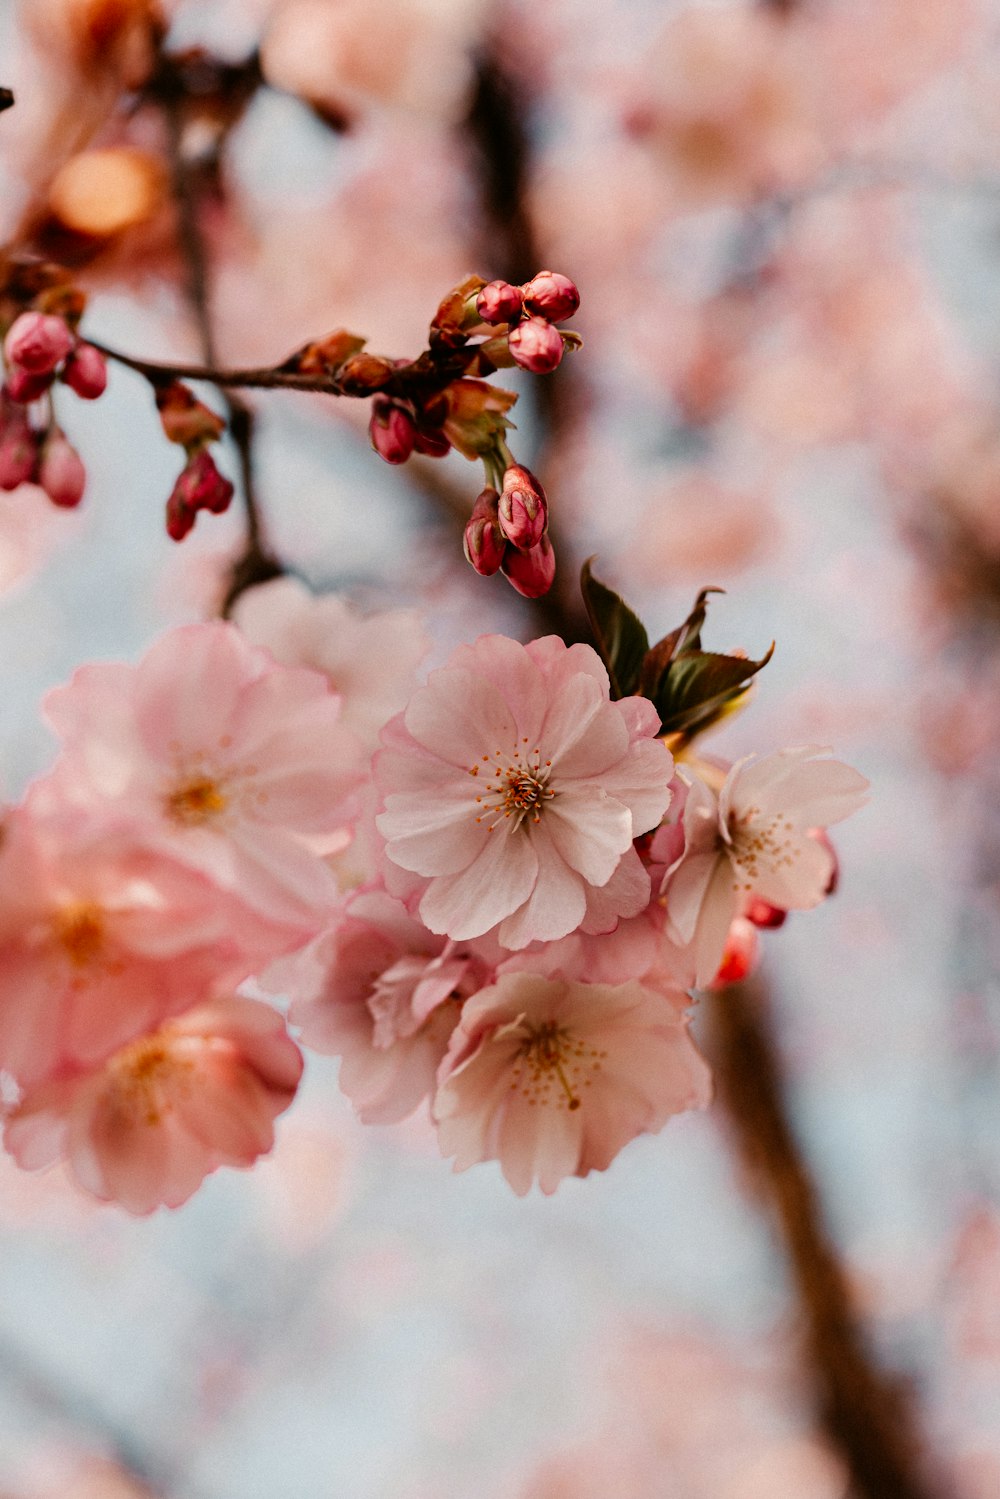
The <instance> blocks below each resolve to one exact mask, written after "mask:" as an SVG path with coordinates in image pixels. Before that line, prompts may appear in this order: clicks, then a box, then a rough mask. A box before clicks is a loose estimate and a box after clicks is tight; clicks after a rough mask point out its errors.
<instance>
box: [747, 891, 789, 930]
mask: <svg viewBox="0 0 1000 1499" xmlns="http://www.w3.org/2000/svg"><path fill="white" fill-rule="evenodd" d="M743 914H744V916H745V917H746V919H747V921H752V922H753V924H754V926H763V927H779V926H784V924H785V918H786V916H787V915H788V912H787V911H785V910H782V908H781V906H772V905H771V902H770V901H769V900H761V898H760V896H759V895H755V896H753V897H752V899H751V900H750V903H749V905H748V906H747V908H746V910H745V911H744V912H743Z"/></svg>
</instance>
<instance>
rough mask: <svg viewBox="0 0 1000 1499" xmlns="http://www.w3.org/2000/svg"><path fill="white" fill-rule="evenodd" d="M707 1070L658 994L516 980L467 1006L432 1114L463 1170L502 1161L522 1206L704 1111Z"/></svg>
mask: <svg viewBox="0 0 1000 1499" xmlns="http://www.w3.org/2000/svg"><path fill="white" fill-rule="evenodd" d="M710 1092H711V1089H710V1079H709V1072H708V1068H707V1067H706V1065H705V1063H704V1061H703V1060H702V1058H701V1057H700V1056H699V1054H698V1052H697V1051H696V1050H695V1047H694V1045H693V1043H692V1041H691V1039H690V1037H689V1036H688V1033H687V1022H686V1020H685V1018H684V1016H683V1014H682V1013H681V1011H680V1010H679V1008H678V1007H677V1005H675V1004H672V1003H670V1001H669V1000H668V999H667V998H665V996H664V995H663V994H661V993H658V992H656V991H655V990H653V989H648V988H645V987H644V986H643V985H641V984H638V983H635V982H632V983H627V984H620V985H617V986H613V987H612V986H609V985H605V984H586V983H573V982H570V981H568V980H554V981H552V980H549V979H544V978H539V977H538V976H537V975H535V974H531V973H511V974H506V975H503V976H501V977H500V978H498V979H497V982H496V984H495V985H493V986H491V987H490V988H488V989H484V990H482V991H481V992H480V993H479V994H476V995H474V996H473V998H472V999H470V1000H468V1001H467V1002H466V1004H465V1006H464V1008H463V1010H462V1018H461V1021H460V1022H459V1026H458V1029H457V1030H456V1031H455V1034H454V1036H453V1037H452V1041H451V1045H450V1047H449V1051H448V1056H447V1057H446V1059H445V1062H444V1064H443V1066H442V1070H441V1081H440V1085H439V1087H438V1091H437V1094H436V1096H435V1099H434V1106H433V1112H434V1117H435V1119H436V1121H437V1124H438V1133H439V1139H440V1144H441V1150H442V1153H443V1154H444V1155H446V1156H450V1155H453V1156H454V1157H455V1170H456V1171H464V1170H465V1169H466V1168H467V1167H468V1166H473V1165H475V1164H477V1163H478V1162H479V1161H487V1160H499V1162H500V1164H501V1167H502V1168H503V1174H504V1176H505V1177H506V1178H507V1181H508V1182H509V1183H510V1185H511V1186H512V1187H513V1189H514V1191H515V1192H517V1193H518V1194H519V1195H521V1196H523V1195H524V1194H525V1193H526V1192H527V1191H528V1190H529V1188H530V1186H531V1184H532V1182H533V1181H534V1180H536V1179H537V1181H538V1184H539V1186H540V1187H541V1189H542V1191H543V1192H554V1191H555V1189H556V1187H557V1186H558V1185H559V1183H560V1181H562V1179H563V1177H565V1176H586V1175H587V1174H588V1173H589V1172H591V1171H604V1170H606V1168H607V1167H608V1166H609V1165H610V1164H611V1162H612V1160H613V1159H614V1157H615V1156H616V1155H617V1154H618V1152H619V1151H620V1150H621V1149H622V1147H623V1146H624V1145H627V1144H628V1142H629V1141H630V1140H632V1139H634V1138H635V1137H636V1136H637V1135H640V1134H655V1133H656V1131H657V1130H659V1129H662V1127H663V1125H664V1124H665V1123H666V1122H667V1120H668V1119H669V1118H670V1117H671V1115H672V1114H678V1113H680V1112H681V1111H682V1110H684V1109H692V1108H704V1107H705V1106H706V1104H707V1103H708V1101H709V1097H710Z"/></svg>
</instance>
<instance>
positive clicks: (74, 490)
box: [38, 428, 87, 510]
mask: <svg viewBox="0 0 1000 1499" xmlns="http://www.w3.org/2000/svg"><path fill="white" fill-rule="evenodd" d="M38 482H39V484H40V485H41V486H42V488H43V489H44V490H45V493H46V494H47V495H48V497H49V499H50V500H51V501H52V503H53V505H58V506H59V507H60V509H63V510H72V509H73V508H74V507H75V506H76V505H79V503H80V501H81V500H82V499H83V491H84V489H85V488H86V486H87V471H86V469H85V468H84V466H83V461H82V459H81V458H80V455H79V453H78V452H77V451H76V448H74V447H73V446H72V445H71V444H70V443H69V442H67V440H66V438H65V436H64V435H63V433H62V432H60V431H59V429H58V428H55V429H54V430H53V432H52V434H51V436H50V437H49V439H48V441H47V442H46V444H45V447H44V450H43V452H42V461H41V464H40V466H39V469H38Z"/></svg>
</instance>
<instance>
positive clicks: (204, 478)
mask: <svg viewBox="0 0 1000 1499" xmlns="http://www.w3.org/2000/svg"><path fill="white" fill-rule="evenodd" d="M174 492H175V493H176V494H179V495H180V497H181V499H182V500H183V502H184V504H185V505H187V507H188V509H190V510H194V511H197V510H211V512H212V513H213V515H221V514H222V512H223V511H224V510H228V509H229V502H230V500H231V499H232V497H233V486H232V484H231V483H230V481H229V480H228V479H224V478H223V476H222V475H221V474H220V473H219V470H218V469H217V468H216V466H215V459H214V458H213V457H212V455H211V453H210V452H209V451H208V449H207V448H200V449H199V450H198V452H197V453H195V454H193V456H192V457H191V458H190V459H189V461H188V464H187V467H186V468H185V469H184V472H183V473H182V474H181V476H180V478H179V479H178V480H177V483H176V484H175V485H174Z"/></svg>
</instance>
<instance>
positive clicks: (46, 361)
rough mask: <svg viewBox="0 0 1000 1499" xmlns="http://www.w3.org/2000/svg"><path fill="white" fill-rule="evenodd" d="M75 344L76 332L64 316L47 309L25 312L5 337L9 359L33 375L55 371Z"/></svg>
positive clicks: (5, 347) (4, 344)
mask: <svg viewBox="0 0 1000 1499" xmlns="http://www.w3.org/2000/svg"><path fill="white" fill-rule="evenodd" d="M72 347H73V335H72V333H71V332H70V331H69V329H68V328H67V326H66V324H65V322H64V321H63V319H62V318H61V317H54V316H52V314H50V313H45V312H22V313H21V316H20V317H19V318H15V320H14V322H13V323H12V324H11V325H10V327H9V328H8V330H7V337H6V338H5V339H4V341H3V352H4V358H5V359H6V361H7V363H8V364H9V365H10V366H11V367H12V368H13V369H21V370H26V371H27V373H28V374H30V375H51V373H52V371H53V370H54V369H55V368H56V365H58V364H61V363H62V361H63V360H64V359H65V358H66V355H67V354H68V353H69V351H70V350H71V349H72Z"/></svg>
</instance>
